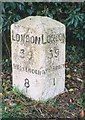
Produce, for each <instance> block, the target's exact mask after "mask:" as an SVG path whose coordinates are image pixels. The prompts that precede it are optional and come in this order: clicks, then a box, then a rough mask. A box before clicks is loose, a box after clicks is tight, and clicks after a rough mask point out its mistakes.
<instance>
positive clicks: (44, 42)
mask: <svg viewBox="0 0 85 120" xmlns="http://www.w3.org/2000/svg"><path fill="white" fill-rule="evenodd" d="M46 43H47V42H46V41H44V38H43V35H42V44H46Z"/></svg>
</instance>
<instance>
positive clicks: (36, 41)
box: [35, 36, 40, 44]
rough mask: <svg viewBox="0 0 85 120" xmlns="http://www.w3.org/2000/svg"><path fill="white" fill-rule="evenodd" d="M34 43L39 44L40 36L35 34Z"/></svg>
mask: <svg viewBox="0 0 85 120" xmlns="http://www.w3.org/2000/svg"><path fill="white" fill-rule="evenodd" d="M35 44H40V37H39V38H38V37H37V36H35Z"/></svg>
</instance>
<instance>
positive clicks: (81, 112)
mask: <svg viewBox="0 0 85 120" xmlns="http://www.w3.org/2000/svg"><path fill="white" fill-rule="evenodd" d="M84 115H85V113H84V110H81V111H80V117H81V118H83V117H84Z"/></svg>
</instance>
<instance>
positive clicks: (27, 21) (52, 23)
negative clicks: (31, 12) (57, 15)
mask: <svg viewBox="0 0 85 120" xmlns="http://www.w3.org/2000/svg"><path fill="white" fill-rule="evenodd" d="M14 24H18V25H20V26H23V27H32V26H33V27H36V26H37V27H38V26H39V27H41V25H43V26H44V27H45V26H46V28H47V27H48V28H55V27H57V28H58V27H59V28H60V27H65V25H64V24H62V23H61V22H59V21H56V20H54V19H52V18H49V17H46V16H29V17H26V18H24V19H22V20H20V21H18V22H16V23H14Z"/></svg>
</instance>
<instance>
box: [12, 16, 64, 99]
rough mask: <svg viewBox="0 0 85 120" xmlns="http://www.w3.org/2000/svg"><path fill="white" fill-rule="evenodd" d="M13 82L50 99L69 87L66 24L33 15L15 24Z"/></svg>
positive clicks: (33, 94) (26, 91) (35, 95)
mask: <svg viewBox="0 0 85 120" xmlns="http://www.w3.org/2000/svg"><path fill="white" fill-rule="evenodd" d="M11 43H12V70H13V86H16V87H18V88H19V89H20V90H22V91H23V93H24V94H25V95H26V96H27V97H31V98H32V99H35V100H47V99H49V98H53V97H55V96H56V95H58V94H61V93H63V92H64V88H65V25H64V24H62V23H60V22H58V21H56V20H53V19H51V18H48V17H41V16H31V17H27V18H25V19H22V20H20V21H18V22H16V23H14V24H12V25H11Z"/></svg>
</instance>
